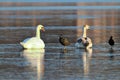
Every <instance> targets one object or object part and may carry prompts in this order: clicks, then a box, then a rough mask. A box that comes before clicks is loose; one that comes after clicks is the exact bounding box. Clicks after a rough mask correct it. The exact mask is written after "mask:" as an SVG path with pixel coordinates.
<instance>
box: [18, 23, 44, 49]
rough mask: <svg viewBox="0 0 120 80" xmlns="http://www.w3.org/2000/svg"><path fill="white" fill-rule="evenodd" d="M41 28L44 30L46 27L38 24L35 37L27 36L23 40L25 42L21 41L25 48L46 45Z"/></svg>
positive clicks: (37, 47)
mask: <svg viewBox="0 0 120 80" xmlns="http://www.w3.org/2000/svg"><path fill="white" fill-rule="evenodd" d="M40 30H44V27H43V26H42V25H38V26H37V29H36V36H35V37H32V38H27V39H25V40H23V42H20V44H21V45H22V46H23V48H25V49H40V48H44V47H45V44H44V41H43V40H42V39H41V38H40Z"/></svg>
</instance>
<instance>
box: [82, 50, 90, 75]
mask: <svg viewBox="0 0 120 80" xmlns="http://www.w3.org/2000/svg"><path fill="white" fill-rule="evenodd" d="M91 57H92V48H87V49H85V51H84V52H83V55H82V59H83V68H84V76H88V74H89V69H90V60H91Z"/></svg>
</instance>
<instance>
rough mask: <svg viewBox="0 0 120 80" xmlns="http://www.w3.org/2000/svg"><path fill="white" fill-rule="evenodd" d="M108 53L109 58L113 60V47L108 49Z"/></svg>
mask: <svg viewBox="0 0 120 80" xmlns="http://www.w3.org/2000/svg"><path fill="white" fill-rule="evenodd" d="M109 53H110V60H113V59H114V56H113V53H114V49H113V48H110V49H109Z"/></svg>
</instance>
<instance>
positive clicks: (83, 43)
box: [75, 25, 92, 48]
mask: <svg viewBox="0 0 120 80" xmlns="http://www.w3.org/2000/svg"><path fill="white" fill-rule="evenodd" d="M87 29H89V26H88V25H84V26H83V35H82V37H80V38H78V39H77V42H76V43H75V47H76V48H90V47H92V40H91V39H90V38H89V37H87Z"/></svg>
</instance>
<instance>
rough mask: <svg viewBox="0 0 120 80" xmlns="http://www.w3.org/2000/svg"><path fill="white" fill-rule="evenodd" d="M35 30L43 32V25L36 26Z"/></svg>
mask: <svg viewBox="0 0 120 80" xmlns="http://www.w3.org/2000/svg"><path fill="white" fill-rule="evenodd" d="M37 29H39V30H42V31H45V29H44V26H43V25H38V26H37Z"/></svg>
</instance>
